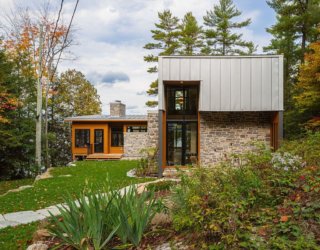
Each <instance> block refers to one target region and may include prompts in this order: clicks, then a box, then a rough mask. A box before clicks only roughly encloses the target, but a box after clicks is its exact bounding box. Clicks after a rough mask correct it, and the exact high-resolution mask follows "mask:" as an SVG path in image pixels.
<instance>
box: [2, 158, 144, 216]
mask: <svg viewBox="0 0 320 250" xmlns="http://www.w3.org/2000/svg"><path fill="white" fill-rule="evenodd" d="M136 165H137V161H126V160H123V161H80V162H77V166H76V167H57V168H54V170H52V171H51V174H52V175H53V178H49V179H44V180H40V181H38V182H36V183H35V186H34V187H33V188H30V189H26V190H23V191H21V192H17V193H8V194H7V195H5V196H3V197H0V214H3V213H10V212H16V211H23V210H36V209H40V208H44V207H47V206H50V205H55V204H57V203H61V202H63V200H64V197H65V196H66V194H68V193H70V194H75V195H76V194H79V193H80V192H81V191H82V190H83V188H84V187H85V183H90V184H94V185H100V184H103V183H105V181H106V178H107V176H109V179H110V182H111V184H112V185H114V186H115V187H117V188H120V187H124V186H127V185H129V184H133V183H139V182H145V181H148V180H150V179H143V178H139V179H138V178H130V177H127V175H126V173H127V172H128V171H129V170H130V169H132V168H135V167H136ZM61 175H71V177H59V176H61ZM0 185H1V182H0Z"/></svg>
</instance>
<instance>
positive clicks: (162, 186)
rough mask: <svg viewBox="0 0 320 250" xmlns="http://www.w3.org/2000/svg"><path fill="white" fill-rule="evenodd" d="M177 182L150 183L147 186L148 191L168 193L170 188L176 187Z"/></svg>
mask: <svg viewBox="0 0 320 250" xmlns="http://www.w3.org/2000/svg"><path fill="white" fill-rule="evenodd" d="M176 184H177V182H176V181H159V182H155V183H150V184H148V185H147V190H149V191H152V190H153V191H155V192H158V191H168V190H170V188H172V187H173V186H174V185H176Z"/></svg>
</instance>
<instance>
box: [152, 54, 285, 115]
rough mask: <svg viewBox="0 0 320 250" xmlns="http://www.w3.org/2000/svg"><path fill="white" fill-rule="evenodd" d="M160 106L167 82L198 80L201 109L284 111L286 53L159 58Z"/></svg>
mask: <svg viewBox="0 0 320 250" xmlns="http://www.w3.org/2000/svg"><path fill="white" fill-rule="evenodd" d="M158 71H159V109H160V110H165V104H164V101H165V100H164V86H163V85H164V84H165V83H166V82H167V83H169V82H170V81H181V82H183V81H186V82H187V81H199V82H200V96H199V98H200V99H199V105H200V107H199V110H200V111H280V110H283V56H281V55H272V56H271V55H262V56H225V57H221V56H217V57H212V56H163V57H159V70H158Z"/></svg>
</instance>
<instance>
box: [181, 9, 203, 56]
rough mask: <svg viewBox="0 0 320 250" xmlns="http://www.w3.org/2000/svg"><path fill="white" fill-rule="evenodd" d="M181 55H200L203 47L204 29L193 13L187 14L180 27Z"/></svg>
mask: <svg viewBox="0 0 320 250" xmlns="http://www.w3.org/2000/svg"><path fill="white" fill-rule="evenodd" d="M179 31H180V34H179V54H181V55H189V56H190V55H195V54H199V53H200V50H201V48H202V47H203V42H202V28H201V26H199V25H198V22H197V19H196V18H195V17H194V16H193V14H192V12H188V13H187V14H185V16H184V18H183V20H182V23H181V25H179Z"/></svg>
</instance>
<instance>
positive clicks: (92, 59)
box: [0, 0, 275, 114]
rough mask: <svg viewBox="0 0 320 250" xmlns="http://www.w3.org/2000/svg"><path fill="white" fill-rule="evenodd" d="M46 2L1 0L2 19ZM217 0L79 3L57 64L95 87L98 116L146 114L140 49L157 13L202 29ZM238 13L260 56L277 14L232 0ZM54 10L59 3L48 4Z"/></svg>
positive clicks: (259, 0)
mask: <svg viewBox="0 0 320 250" xmlns="http://www.w3.org/2000/svg"><path fill="white" fill-rule="evenodd" d="M44 1H45V0H28V1H26V0H0V10H2V13H1V12H0V14H1V15H3V13H4V12H8V11H9V10H10V9H12V8H13V5H14V4H18V5H21V6H28V7H30V8H31V9H32V8H35V6H37V5H39V4H41V3H43V2H44ZM75 2H76V0H65V1H64V6H63V20H64V21H65V22H68V21H69V19H70V17H71V14H72V11H73V8H74V5H75ZM217 2H218V0H80V2H79V6H78V9H77V12H76V14H75V17H74V21H73V24H74V29H75V32H74V40H75V42H76V45H74V46H73V47H71V48H70V50H71V52H72V55H73V60H64V61H62V62H61V63H60V64H59V67H58V71H59V72H60V73H61V72H63V71H65V70H67V69H76V70H79V71H81V72H82V73H83V74H84V75H85V76H86V78H87V79H88V80H90V82H91V83H92V84H93V85H94V86H95V87H96V88H97V90H98V94H99V96H100V100H101V102H102V113H103V114H108V113H109V103H110V102H112V101H114V100H121V101H122V102H123V103H125V104H126V106H127V114H145V113H146V112H147V110H149V109H150V108H148V107H146V106H145V103H146V101H148V100H152V98H150V97H149V96H147V95H146V90H147V89H148V87H149V84H150V83H151V82H152V81H153V80H155V79H156V78H157V75H156V74H150V73H147V68H148V67H149V66H150V65H149V64H148V63H146V62H144V61H143V56H145V55H147V54H148V53H150V52H149V51H147V50H145V49H143V46H144V45H145V44H146V43H148V42H151V41H152V38H151V32H150V30H151V29H153V28H154V23H156V22H158V17H157V13H158V12H159V11H163V10H165V9H170V10H171V11H172V13H173V14H174V15H175V16H177V17H179V18H182V17H183V15H184V14H185V13H187V12H189V11H192V13H193V14H194V16H195V17H196V18H197V20H198V21H199V23H200V24H201V25H202V20H203V18H202V17H203V16H204V15H205V14H206V11H207V10H210V9H212V7H213V5H214V4H216V3H217ZM234 3H235V5H236V6H237V8H238V9H239V10H240V11H242V15H241V17H240V18H239V20H245V19H247V18H251V21H252V24H251V25H250V26H249V27H247V28H244V29H242V30H241V33H242V34H243V39H244V40H250V41H253V42H254V43H255V44H256V45H258V49H257V52H256V53H258V54H261V53H263V51H262V48H263V46H266V45H268V44H269V41H270V39H271V36H270V35H269V34H268V33H267V32H266V28H267V27H270V26H271V25H272V24H274V22H275V14H274V12H273V10H272V9H271V8H270V7H269V6H268V5H267V3H266V1H265V0H234ZM51 4H52V5H53V6H55V7H56V13H57V10H58V7H59V4H60V0H51Z"/></svg>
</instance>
